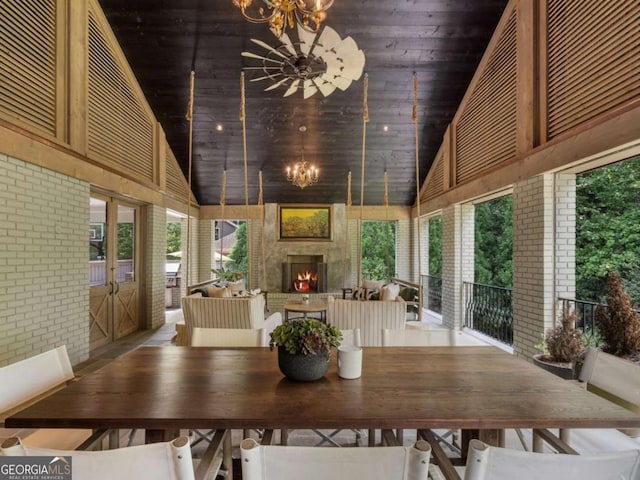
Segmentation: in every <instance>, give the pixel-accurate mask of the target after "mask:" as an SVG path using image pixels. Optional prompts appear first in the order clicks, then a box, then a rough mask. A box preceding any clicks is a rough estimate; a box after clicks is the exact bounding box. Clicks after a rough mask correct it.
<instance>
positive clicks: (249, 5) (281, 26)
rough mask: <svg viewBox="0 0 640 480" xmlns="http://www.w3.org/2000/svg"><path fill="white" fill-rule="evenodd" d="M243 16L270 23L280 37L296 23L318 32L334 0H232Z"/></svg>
mask: <svg viewBox="0 0 640 480" xmlns="http://www.w3.org/2000/svg"><path fill="white" fill-rule="evenodd" d="M232 1H233V4H234V5H235V6H236V7H238V8H239V9H240V11H241V12H242V16H243V17H244V18H245V19H247V20H248V21H250V22H252V23H269V27H270V28H271V30H272V31H273V33H274V34H275V35H276V37H280V35H282V33H283V32H284V31H285V30H286V29H287V28H289V29H292V28H293V27H294V26H295V25H296V24H298V25H300V26H301V27H302V28H304V29H305V30H308V31H309V32H313V33H317V32H318V31H319V30H320V26H321V25H322V22H323V21H324V20H325V19H326V18H327V10H328V9H329V8H331V5H333V2H334V0H232Z"/></svg>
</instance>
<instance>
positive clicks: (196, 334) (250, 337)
mask: <svg viewBox="0 0 640 480" xmlns="http://www.w3.org/2000/svg"><path fill="white" fill-rule="evenodd" d="M263 337H264V332H263V329H262V328H255V329H254V328H204V327H193V331H192V333H191V346H192V347H262V346H266V345H263Z"/></svg>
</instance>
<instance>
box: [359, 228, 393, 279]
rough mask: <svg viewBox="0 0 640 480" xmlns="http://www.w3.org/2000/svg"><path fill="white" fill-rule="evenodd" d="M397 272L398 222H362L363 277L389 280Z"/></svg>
mask: <svg viewBox="0 0 640 480" xmlns="http://www.w3.org/2000/svg"><path fill="white" fill-rule="evenodd" d="M395 272H396V222H395V221H364V222H362V275H363V277H364V278H367V279H369V280H388V279H389V278H391V277H393V276H395Z"/></svg>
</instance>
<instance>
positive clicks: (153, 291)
mask: <svg viewBox="0 0 640 480" xmlns="http://www.w3.org/2000/svg"><path fill="white" fill-rule="evenodd" d="M145 221H146V228H145V240H146V241H145V244H144V248H143V249H142V250H143V254H144V256H145V258H144V263H145V270H146V271H145V298H144V299H143V300H144V302H145V304H144V305H145V308H144V312H145V327H146V328H157V327H159V326H160V325H164V322H165V318H164V310H165V305H164V304H165V267H164V265H165V262H166V258H167V257H166V251H167V210H166V209H165V208H163V207H158V206H156V205H149V206H147V207H146V209H145Z"/></svg>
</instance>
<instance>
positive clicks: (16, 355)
mask: <svg viewBox="0 0 640 480" xmlns="http://www.w3.org/2000/svg"><path fill="white" fill-rule="evenodd" d="M0 184H1V185H3V186H6V188H0V209H1V212H0V219H1V220H2V231H0V273H1V275H0V294H1V295H2V299H3V306H5V305H6V308H2V309H0V331H2V332H3V335H2V338H3V343H2V344H1V345H2V348H0V365H4V364H6V363H10V362H13V361H16V360H19V359H21V358H25V357H28V356H31V355H35V354H37V353H40V352H42V351H45V350H48V349H50V348H54V347H56V346H58V345H61V344H63V343H64V344H66V345H67V348H68V349H69V354H70V357H71V360H72V362H73V363H77V362H79V361H82V360H84V359H86V358H87V357H88V353H89V345H88V338H89V336H88V326H89V314H88V288H87V266H86V261H87V254H86V238H87V221H88V218H89V213H88V212H89V186H88V184H86V183H85V182H82V181H79V180H76V179H71V178H69V177H67V176H65V175H62V174H59V173H54V172H52V171H49V170H47V169H44V168H42V167H39V166H36V165H32V164H28V163H25V162H23V161H21V160H18V159H14V158H11V157H7V156H5V155H0ZM5 280H6V281H5ZM43 287H44V288H43ZM70 289H72V292H69V290H70ZM52 315H54V316H52ZM49 329H52V330H53V331H55V332H56V333H55V337H56V338H55V339H54V335H50V334H49V333H48V332H49ZM27 339H29V341H27ZM34 339H36V340H34Z"/></svg>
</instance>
